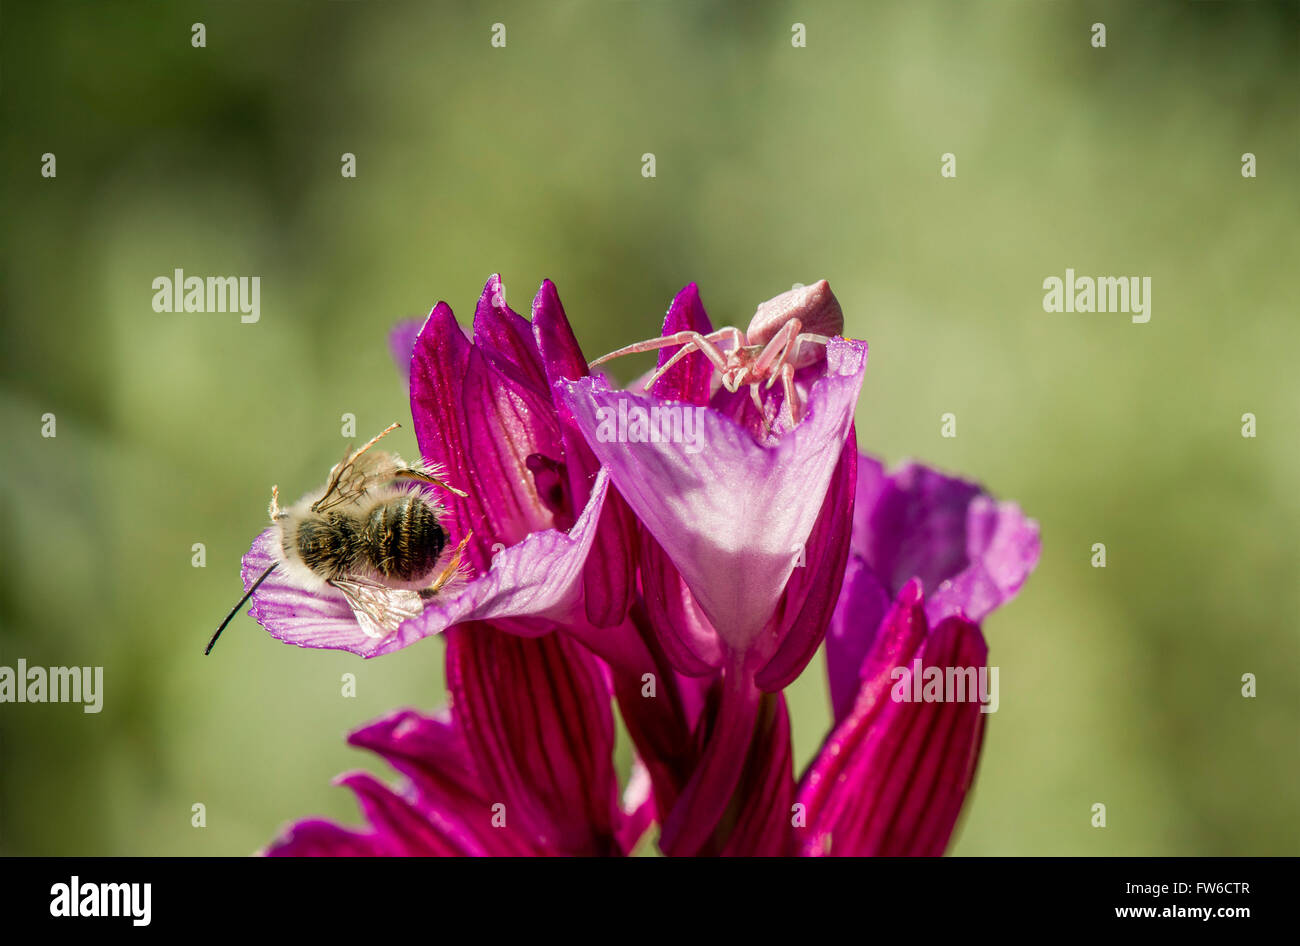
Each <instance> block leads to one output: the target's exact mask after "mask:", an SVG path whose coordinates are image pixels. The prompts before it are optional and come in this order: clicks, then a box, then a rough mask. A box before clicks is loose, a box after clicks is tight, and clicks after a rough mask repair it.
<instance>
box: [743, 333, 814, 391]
mask: <svg viewBox="0 0 1300 946" xmlns="http://www.w3.org/2000/svg"><path fill="white" fill-rule="evenodd" d="M801 328H803V323H802V322H800V321H799V320H798V319H791V320H790V321H789V322H786V323H785V324H784V325H782V326H781V327H780V328H779V329H778V330H777V333H776V334H775V335H773V336H772V340H771V341H770V342H768V343H767V344H766V345H765V346H764V347H763V350H762V352H760V353H759V356H758V358H756V359H755V360H754V365H753V367H752V369H751V370H752V371H753V374H754V377H755V378H756V379H757V380H759V381H762V380H766V381H767V386H768V387H769V388H770V387H771V386H772V382H773V381H775V380H776V377H777V373H778V372H779V371H780V368H781V366H782V365H783V364H785V363H786V359H787V358H789V356H790V350H791V346H793V345H794V341H795V338H796V337H798V335H799V329H801Z"/></svg>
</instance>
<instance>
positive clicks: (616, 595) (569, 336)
mask: <svg viewBox="0 0 1300 946" xmlns="http://www.w3.org/2000/svg"><path fill="white" fill-rule="evenodd" d="M532 328H533V334H534V336H535V338H536V340H537V347H538V349H539V350H540V351H541V356H542V362H543V364H544V365H545V368H546V382H547V384H548V388H547V390H548V391H551V390H552V388H551V387H549V386H550V385H554V384H555V383H556V382H559V381H574V380H577V379H578V378H585V377H587V374H588V371H587V361H586V359H585V358H584V357H583V354H582V349H581V348H580V347H579V346H578V340H577V339H576V338H575V337H574V335H573V329H572V328H571V327H570V325H569V319H568V316H567V315H565V312H564V306H563V305H562V304H561V303H560V296H559V293H558V292H556V289H555V286H554V284H553V283H552V282H551V281H550V280H549V279H548V280H545V281H543V283H542V286H541V288H540V289H538V290H537V297H536V298H535V299H534V300H533V324H532ZM555 412H556V414H557V415H558V418H559V425H560V440H561V444H562V447H563V451H564V468H565V472H566V476H567V482H566V486H567V489H568V494H569V499H570V502H571V503H573V504H574V505H581V504H583V503H585V502H586V501H587V496H588V494H589V492H590V490H591V485H592V483H594V482H595V477H596V472H597V470H598V469H599V468H600V463H599V461H598V460H597V459H596V456H595V454H593V453H592V452H591V449H590V448H589V447H588V446H587V444H586V441H584V440H583V438H582V434H581V432H580V431H579V430H578V428H577V427H576V426H575V424H574V422H573V414H572V412H571V411H570V410H569V408H568V407H567V406H566V405H565V404H563V403H558V404H556V405H555ZM635 542H636V522H635V519H634V518H633V516H632V513H631V511H630V510H629V509H628V508H627V504H626V503H624V502H623V499H622V497H621V496H619V495H618V493H617V491H615V492H614V493H613V495H611V496H610V497H609V498H608V500H607V501H606V504H605V511H604V512H603V513H602V514H601V523H600V528H599V530H598V531H597V533H596V539H595V542H594V543H593V545H592V549H591V554H590V555H589V556H588V558H587V564H586V567H585V571H584V574H583V592H584V595H583V601H584V604H585V607H586V612H587V620H588V622H589V623H591V624H592V625H594V626H596V627H609V626H611V625H614V624H617V623H619V622H620V621H622V620H623V618H624V617H625V616H626V614H627V610H628V607H629V606H630V604H631V601H632V596H633V594H634V593H635V591H636V563H635V561H634V558H633V549H634V547H635Z"/></svg>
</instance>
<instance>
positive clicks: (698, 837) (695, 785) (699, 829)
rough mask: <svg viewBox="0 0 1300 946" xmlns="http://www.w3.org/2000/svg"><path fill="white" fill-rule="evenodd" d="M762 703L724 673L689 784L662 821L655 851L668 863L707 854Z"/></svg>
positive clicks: (748, 684)
mask: <svg viewBox="0 0 1300 946" xmlns="http://www.w3.org/2000/svg"><path fill="white" fill-rule="evenodd" d="M763 699H764V694H762V693H761V692H760V691H759V690H758V688H757V687H755V686H754V684H753V681H752V679H751V678H750V677H748V676H747V675H745V674H744V673H743V672H739V671H737V670H735V669H732V668H728V670H727V671H726V672H724V673H723V675H722V677H721V679H720V681H719V684H718V689H717V690H716V691H715V693H714V699H713V700H712V701H711V706H710V708H709V709H708V710H706V712H705V718H706V720H707V724H708V726H707V730H706V741H705V743H704V748H703V750H702V751H701V753H700V757H699V762H698V764H697V766H696V768H695V771H694V773H693V774H692V775H691V780H690V782H688V783H687V785H686V788H685V789H684V790H683V791H682V793H681V795H680V796H679V797H678V799H677V802H676V804H674V805H673V808H672V811H671V812H669V814H668V817H667V818H665V819H664V824H663V833H662V834H661V835H660V838H659V847H660V848H661V849H662V850H663V852H664V853H665V854H667V855H668V856H669V857H695V856H697V855H699V854H701V853H706V852H708V850H709V846H710V844H711V843H712V841H713V838H714V835H715V833H716V831H717V829H718V825H719V823H720V822H721V821H722V819H723V817H724V815H725V814H726V812H727V808H728V806H729V805H730V804H732V801H733V797H734V796H735V793H736V786H737V784H739V782H740V779H741V775H742V773H743V772H744V769H745V760H746V757H747V756H748V753H749V747H750V745H751V744H752V742H753V738H754V730H755V723H756V721H757V720H758V719H759V706H760V703H762V701H763Z"/></svg>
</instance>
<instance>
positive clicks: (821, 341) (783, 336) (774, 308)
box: [588, 279, 844, 427]
mask: <svg viewBox="0 0 1300 946" xmlns="http://www.w3.org/2000/svg"><path fill="white" fill-rule="evenodd" d="M843 332H844V313H843V312H842V311H841V310H840V304H839V302H838V301H837V300H836V298H835V294H834V293H832V292H831V287H830V284H829V283H827V282H826V280H824V279H822V280H819V281H817V282H815V283H813V284H812V285H811V286H804V287H801V288H798V289H791V290H790V291H789V292H783V293H781V295H779V296H776V297H775V298H772V299H768V300H767V301H766V302H764V303H761V304H760V305H759V307H758V310H757V311H756V312H755V313H754V317H753V318H752V319H750V322H749V328H748V329H747V330H746V331H744V332H742V331H741V330H740V329H738V328H735V327H734V326H727V327H726V328H720V329H718V330H717V331H716V332H710V333H709V334H708V335H702V334H700V333H699V332H689V331H687V332H677V333H675V334H673V335H665V336H663V337H662V338H651V339H647V340H646V341H644V342H636V343H634V344H632V345H628V346H626V347H624V348H620V349H619V350H618V351H612V352H610V353H609V354H608V355H603V356H602V357H600V358H597V359H596V360H595V361H593V362H591V364H590V365H589V366H588V367H590V368H595V367H596V366H598V365H602V364H604V363H605V362H607V361H610V360H611V359H614V358H621V357H622V356H623V355H631V354H635V353H636V352H643V351H654V350H656V349H659V348H668V347H671V346H673V345H681V346H682V347H681V349H680V350H679V351H677V352H676V354H674V355H673V356H672V357H671V358H669V359H668V361H666V362H665V363H664V364H663V365H661V366H660V367H659V369H658V370H656V371H655V373H654V374H652V375H651V376H650V378H649V379H648V380H647V381H646V383H645V390H647V391H648V390H650V388H651V386H652V385H653V384H654V383H655V382H656V381H658V380H659V378H660V377H661V376H662V375H663V373H664V372H665V371H667V370H668V369H669V368H671V367H672V366H673V365H675V364H677V362H679V361H680V360H681V359H683V358H685V357H686V356H687V355H689V354H690V353H691V352H695V351H698V352H702V353H703V354H704V355H705V357H707V358H708V359H709V361H711V362H712V363H713V365H714V367H715V368H717V369H718V371H720V372H721V373H722V386H723V387H725V388H726V389H727V390H728V391H730V392H732V393H733V394H734V393H735V392H736V391H739V390H740V388H741V386H742V385H746V384H747V385H749V391H750V396H751V397H752V398H753V400H754V405H755V406H756V407H757V408H758V410H759V414H760V416H761V415H762V412H763V401H762V397H761V393H760V391H759V387H760V385H762V386H763V387H765V388H770V387H771V386H772V385H773V384H775V383H776V381H777V379H778V378H779V379H780V381H781V385H782V387H783V389H784V390H785V408H786V419H787V421H788V423H789V426H790V427H793V426H794V425H795V424H797V423H798V422H799V416H800V413H801V411H802V405H801V404H800V402H799V395H798V392H797V391H796V390H795V386H794V374H795V372H796V371H797V370H798V369H800V368H805V367H807V366H808V365H811V364H815V363H816V362H817V360H818V359H819V358H824V357H825V345H826V343H827V342H829V341H830V340H831V337H832V336H835V335H840V334H842V333H843ZM727 342H729V343H730V345H729V346H728V347H727V348H726V349H725V350H724V349H723V348H722V347H721V344H722V343H727ZM818 346H821V347H818Z"/></svg>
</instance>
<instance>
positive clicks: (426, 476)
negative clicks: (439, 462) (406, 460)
mask: <svg viewBox="0 0 1300 946" xmlns="http://www.w3.org/2000/svg"><path fill="white" fill-rule="evenodd" d="M393 478H394V479H399V480H403V479H405V480H417V481H419V482H421V483H432V484H433V485H435V486H441V487H442V488H443V489H445V490H446V491H447V492H449V493H455V494H456V495H457V496H459V497H461V498H462V499H465V498H467V497H468V496H469V493H467V492H465V491H464V490H459V489H457V488H456V487H454V486H452V485H451V484H450V483H448V482H447V481H446V480H444V479H442V478H441V477H439V476H434V475H433V474H431V473H426V472H424V471H423V470H415V469H411V468H410V467H407V468H406V469H401V470H397V471H395V472H394V473H393Z"/></svg>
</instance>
